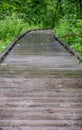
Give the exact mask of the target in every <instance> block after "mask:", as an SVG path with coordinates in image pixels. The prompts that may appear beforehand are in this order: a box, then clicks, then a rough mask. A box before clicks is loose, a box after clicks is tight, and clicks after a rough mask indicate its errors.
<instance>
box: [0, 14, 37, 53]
mask: <svg viewBox="0 0 82 130" xmlns="http://www.w3.org/2000/svg"><path fill="white" fill-rule="evenodd" d="M33 28H39V25H38V26H34V25H32V26H31V27H30V26H29V24H28V23H25V22H24V20H23V19H19V18H18V17H17V16H16V15H15V14H12V16H6V17H5V19H4V20H0V51H2V50H3V49H5V47H6V46H7V45H8V44H9V43H10V42H11V41H12V40H14V39H15V38H16V37H17V36H19V35H20V34H21V33H23V32H25V31H26V30H28V29H33Z"/></svg>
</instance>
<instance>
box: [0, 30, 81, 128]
mask: <svg viewBox="0 0 82 130" xmlns="http://www.w3.org/2000/svg"><path fill="white" fill-rule="evenodd" d="M52 34H53V32H52V31H51V30H37V31H31V32H30V33H29V34H28V35H25V36H24V37H23V38H22V39H20V40H19V41H18V42H17V44H16V45H15V46H14V47H13V49H12V50H11V51H10V53H9V54H8V55H7V56H6V58H5V59H4V60H3V62H2V63H1V64H0V130H82V65H81V64H79V63H78V60H77V59H76V58H75V57H73V56H72V55H71V54H70V53H69V52H68V51H67V50H66V49H65V48H64V47H63V46H62V45H61V44H60V43H59V42H58V41H57V40H55V39H54V37H53V35H52Z"/></svg>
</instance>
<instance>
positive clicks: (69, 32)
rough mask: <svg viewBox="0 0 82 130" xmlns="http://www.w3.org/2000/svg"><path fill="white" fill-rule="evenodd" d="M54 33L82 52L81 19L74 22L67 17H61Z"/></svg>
mask: <svg viewBox="0 0 82 130" xmlns="http://www.w3.org/2000/svg"><path fill="white" fill-rule="evenodd" d="M55 32H56V35H57V36H58V37H60V38H61V39H62V40H63V41H65V42H67V43H68V44H69V45H71V47H72V48H73V49H75V50H76V51H78V52H80V54H82V20H81V19H78V20H77V21H76V22H74V23H73V21H71V20H70V22H69V20H68V19H65V18H64V19H61V20H60V22H59V24H58V26H57V27H56V28H55Z"/></svg>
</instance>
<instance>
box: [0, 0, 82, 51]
mask: <svg viewBox="0 0 82 130" xmlns="http://www.w3.org/2000/svg"><path fill="white" fill-rule="evenodd" d="M0 26H1V27H2V29H1V30H0V34H1V35H0V43H1V45H2V46H3V44H2V43H3V42H5V43H6V44H7V43H8V42H9V41H10V40H12V38H14V37H15V36H17V35H19V34H20V33H21V32H22V30H23V31H24V30H25V29H26V30H27V29H28V28H29V26H31V27H32V26H33V27H34V26H35V28H36V26H37V27H39V28H53V29H54V30H55V33H56V35H57V36H59V37H61V38H62V39H63V40H65V41H66V42H68V43H69V44H71V46H72V47H73V48H74V49H76V50H77V51H79V52H80V53H82V0H0ZM6 41H7V42H6ZM3 48H4V46H3Z"/></svg>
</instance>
